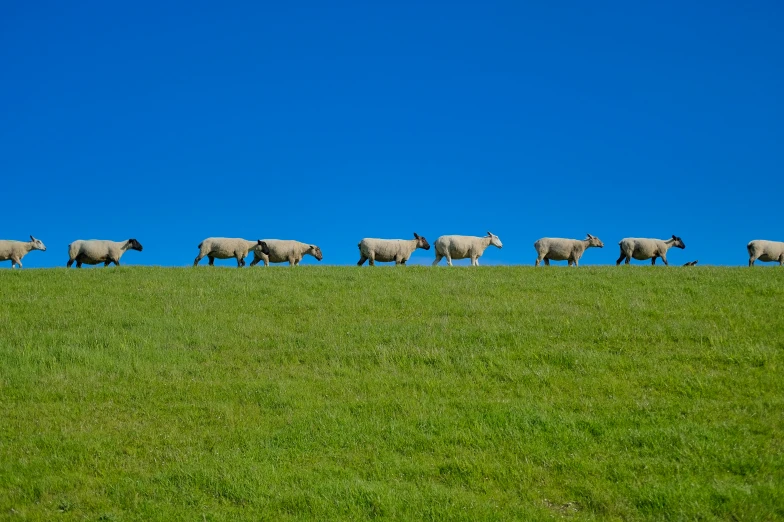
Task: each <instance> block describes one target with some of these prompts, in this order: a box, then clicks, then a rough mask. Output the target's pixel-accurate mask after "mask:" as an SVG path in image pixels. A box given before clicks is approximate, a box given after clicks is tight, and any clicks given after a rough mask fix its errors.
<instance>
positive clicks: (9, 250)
mask: <svg viewBox="0 0 784 522" xmlns="http://www.w3.org/2000/svg"><path fill="white" fill-rule="evenodd" d="M31 250H42V251H44V252H45V251H46V246H44V244H43V243H42V242H41V240H40V239H36V238H34V237H33V236H30V241H12V240H10V239H0V261H8V260H9V259H10V260H11V268H14V267H15V265H19V268H22V258H23V257H24V256H26V255H27V254H28V253H29V252H30V251H31Z"/></svg>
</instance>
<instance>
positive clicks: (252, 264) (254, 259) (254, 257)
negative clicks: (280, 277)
mask: <svg viewBox="0 0 784 522" xmlns="http://www.w3.org/2000/svg"><path fill="white" fill-rule="evenodd" d="M259 261H261V258H260V257H259V256H257V255H256V253H255V252H254V253H253V261H251V262H250V266H256V265H257V264H258V263H259Z"/></svg>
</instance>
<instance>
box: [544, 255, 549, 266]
mask: <svg viewBox="0 0 784 522" xmlns="http://www.w3.org/2000/svg"><path fill="white" fill-rule="evenodd" d="M544 266H550V260H549V259H548V258H546V257H545V258H544Z"/></svg>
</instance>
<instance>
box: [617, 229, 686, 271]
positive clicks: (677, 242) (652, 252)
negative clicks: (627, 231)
mask: <svg viewBox="0 0 784 522" xmlns="http://www.w3.org/2000/svg"><path fill="white" fill-rule="evenodd" d="M618 244H619V245H620V246H621V257H619V258H618V261H616V262H615V265H616V266H617V265H620V264H621V261H623V260H624V259H626V264H627V265H628V264H629V261H630V260H631V259H632V258H634V259H639V260H645V259H650V260H651V264H652V265H655V264H656V258H657V257H660V258H661V259H662V261H664V264H665V265H669V263H667V251H668V250H669V249H670V248H672V247H677V248H680V249H683V248H686V245H685V244H684V243H683V240H682V239H681V238H679V237H678V236H672V237H671V238H670V239H666V240H665V239H648V238H639V237H627V238H624V239H621V241H620V242H619V243H618Z"/></svg>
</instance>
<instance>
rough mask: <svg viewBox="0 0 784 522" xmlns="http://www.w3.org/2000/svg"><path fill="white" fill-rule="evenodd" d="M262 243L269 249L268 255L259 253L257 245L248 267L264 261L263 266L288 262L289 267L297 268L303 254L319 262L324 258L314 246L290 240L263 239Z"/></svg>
mask: <svg viewBox="0 0 784 522" xmlns="http://www.w3.org/2000/svg"><path fill="white" fill-rule="evenodd" d="M263 241H264V242H265V243H266V244H267V247H269V255H267V254H265V253H263V252H261V251H260V247H259V246H258V245H257V246H256V247H255V248H254V249H253V261H251V263H250V266H255V265H256V264H257V263H258V262H259V261H264V266H269V264H270V262H272V263H285V262H286V261H288V262H289V266H299V262H300V261H302V258H303V257H304V256H305V254H310V255H311V256H313V257H315V258H316V259H317V260H319V261H321V260H322V259H323V257H324V256H323V255H322V253H321V249H320V248H319V247H317V246H316V245H309V244H307V243H301V242H299V241H294V240H290V239H264V240H263Z"/></svg>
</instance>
